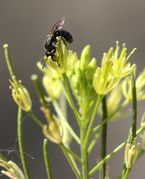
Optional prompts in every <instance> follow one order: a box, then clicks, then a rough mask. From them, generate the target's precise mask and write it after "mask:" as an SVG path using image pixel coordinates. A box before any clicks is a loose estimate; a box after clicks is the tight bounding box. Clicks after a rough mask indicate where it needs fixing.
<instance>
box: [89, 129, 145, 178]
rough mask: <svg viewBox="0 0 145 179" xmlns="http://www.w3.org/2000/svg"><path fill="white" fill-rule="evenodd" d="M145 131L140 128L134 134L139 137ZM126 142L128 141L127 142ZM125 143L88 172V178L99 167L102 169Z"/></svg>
mask: <svg viewBox="0 0 145 179" xmlns="http://www.w3.org/2000/svg"><path fill="white" fill-rule="evenodd" d="M144 130H145V128H140V129H138V131H137V132H136V135H139V134H140V133H141V132H143V131H144ZM127 141H128V140H127ZM127 141H125V142H123V143H122V144H120V145H119V146H118V147H116V148H115V149H114V150H113V152H111V153H110V154H108V155H107V156H106V157H105V158H104V159H103V160H101V161H100V162H99V163H98V164H97V165H96V166H95V167H94V168H93V169H92V170H91V171H90V172H89V176H90V177H92V176H93V175H94V174H95V172H96V171H97V170H98V169H100V167H102V165H103V164H104V163H105V162H107V161H108V160H110V159H111V158H112V157H113V156H114V155H115V154H117V153H118V152H119V151H120V150H121V149H122V148H123V147H124V146H125V145H126V143H127Z"/></svg>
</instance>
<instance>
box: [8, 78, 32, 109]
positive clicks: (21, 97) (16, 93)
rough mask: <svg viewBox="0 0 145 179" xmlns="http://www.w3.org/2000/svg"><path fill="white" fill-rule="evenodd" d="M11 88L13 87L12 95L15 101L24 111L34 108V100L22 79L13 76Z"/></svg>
mask: <svg viewBox="0 0 145 179" xmlns="http://www.w3.org/2000/svg"><path fill="white" fill-rule="evenodd" d="M10 84H11V86H10V88H11V89H12V97H13V99H14V101H15V103H16V104H17V105H18V106H19V107H20V108H21V109H22V110H24V111H26V112H28V111H30V110H31V108H32V101H31V98H30V95H29V92H28V90H27V89H26V88H25V87H24V86H23V85H22V83H21V81H17V80H16V77H15V76H13V78H12V80H10Z"/></svg>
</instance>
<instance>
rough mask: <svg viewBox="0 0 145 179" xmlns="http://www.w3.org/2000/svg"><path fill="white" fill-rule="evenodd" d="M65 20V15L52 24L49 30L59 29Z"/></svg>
mask: <svg viewBox="0 0 145 179" xmlns="http://www.w3.org/2000/svg"><path fill="white" fill-rule="evenodd" d="M64 22H65V17H62V18H60V19H59V20H58V21H57V22H56V24H55V25H54V26H53V28H52V31H51V32H56V31H57V30H61V29H62V26H63V25H64Z"/></svg>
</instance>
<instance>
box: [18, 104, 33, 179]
mask: <svg viewBox="0 0 145 179" xmlns="http://www.w3.org/2000/svg"><path fill="white" fill-rule="evenodd" d="M17 137H18V146H19V152H20V158H21V163H22V167H23V170H24V174H25V177H26V179H30V173H29V169H28V166H27V163H26V159H25V152H24V143H23V128H22V110H21V108H20V107H19V108H18V115H17Z"/></svg>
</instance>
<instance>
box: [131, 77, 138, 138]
mask: <svg viewBox="0 0 145 179" xmlns="http://www.w3.org/2000/svg"><path fill="white" fill-rule="evenodd" d="M136 126H137V97H136V84H135V77H134V74H133V73H132V140H134V138H135V137H136Z"/></svg>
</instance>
